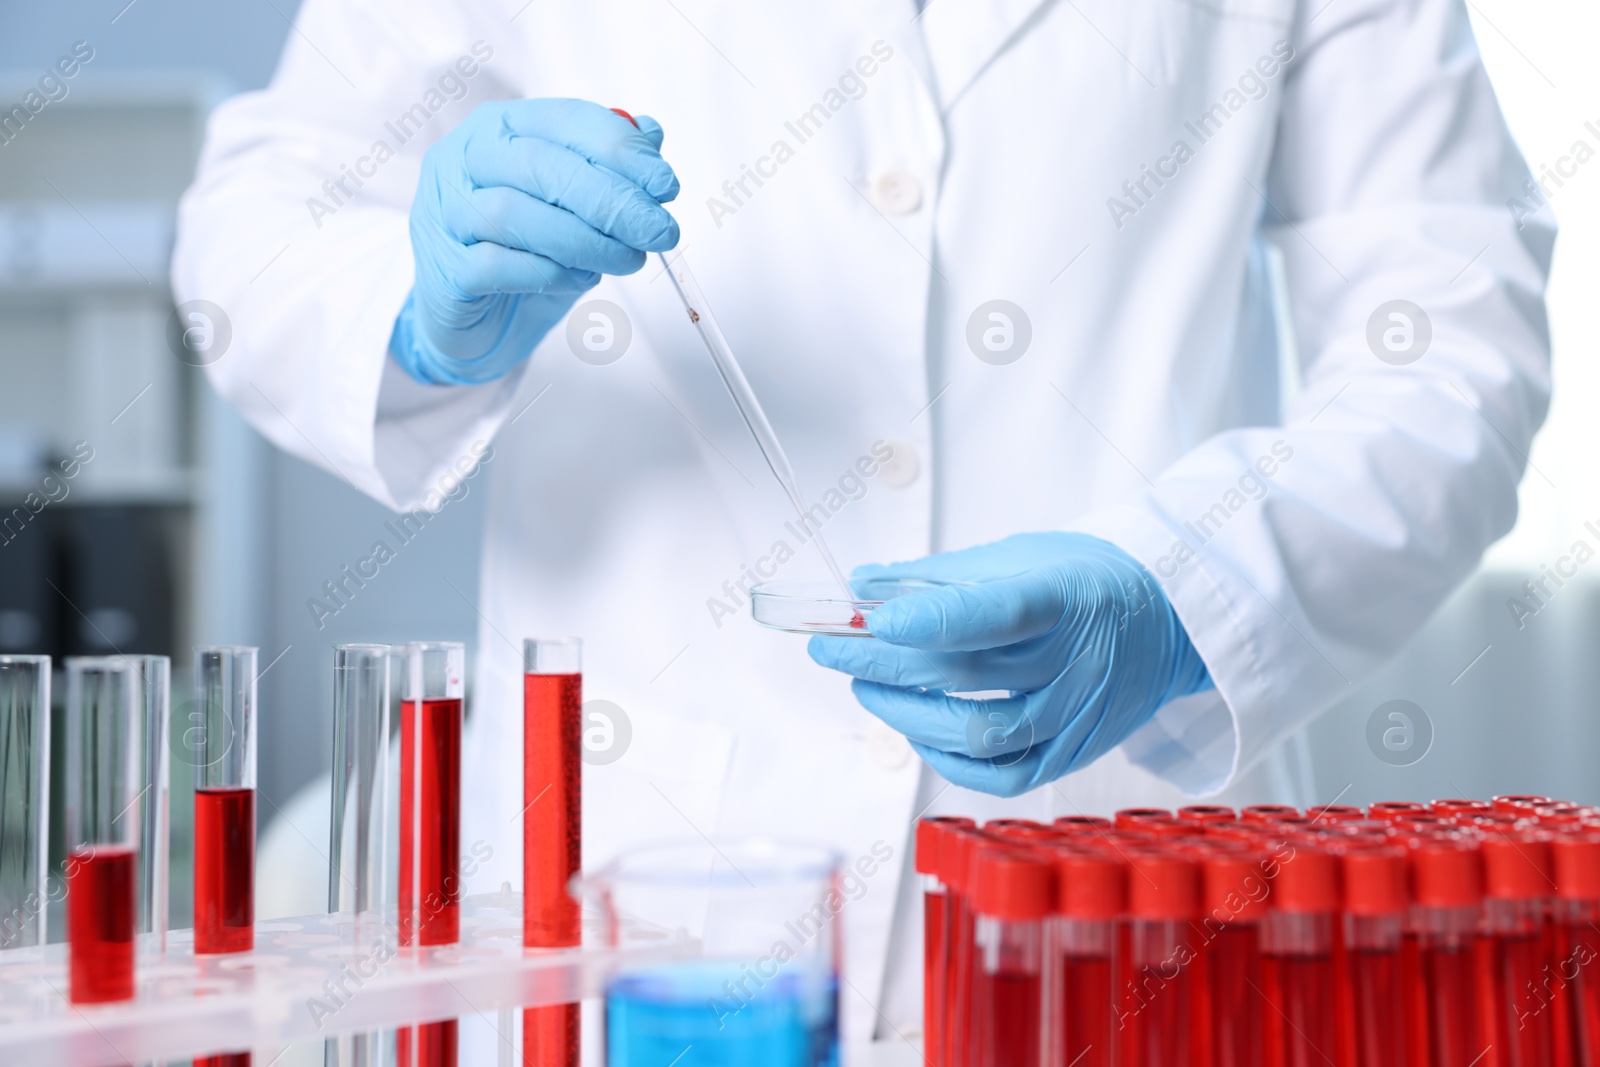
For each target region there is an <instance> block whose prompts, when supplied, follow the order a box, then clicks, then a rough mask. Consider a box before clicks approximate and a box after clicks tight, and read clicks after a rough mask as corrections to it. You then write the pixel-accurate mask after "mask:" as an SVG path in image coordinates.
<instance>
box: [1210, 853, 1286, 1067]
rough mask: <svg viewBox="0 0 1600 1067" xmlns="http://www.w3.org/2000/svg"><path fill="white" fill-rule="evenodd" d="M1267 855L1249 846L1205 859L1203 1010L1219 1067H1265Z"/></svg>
mask: <svg viewBox="0 0 1600 1067" xmlns="http://www.w3.org/2000/svg"><path fill="white" fill-rule="evenodd" d="M1265 860H1266V856H1265V854H1264V853H1263V852H1261V851H1260V850H1258V849H1253V848H1249V847H1247V846H1239V845H1233V846H1231V847H1215V848H1211V849H1208V850H1206V851H1205V852H1204V853H1202V855H1201V856H1200V891H1201V906H1202V909H1203V914H1202V922H1201V929H1202V930H1203V931H1204V932H1205V934H1206V935H1208V936H1209V937H1210V940H1209V942H1208V943H1207V945H1206V950H1205V974H1206V980H1205V981H1204V982H1203V983H1201V989H1200V998H1199V999H1201V1000H1203V1001H1204V1002H1205V1003H1203V1004H1199V1005H1197V1009H1198V1011H1197V1014H1198V1015H1199V1019H1198V1020H1197V1021H1198V1024H1199V1025H1200V1027H1201V1028H1202V1030H1203V1031H1204V1034H1203V1037H1202V1045H1203V1047H1209V1051H1210V1063H1211V1064H1212V1065H1213V1067H1261V1064H1262V1063H1263V1062H1264V1060H1263V1049H1262V1044H1261V1034H1262V1029H1261V1028H1262V1017H1261V1014H1262V1011H1261V1009H1262V995H1261V992H1262V990H1265V989H1266V988H1267V984H1266V980H1265V978H1263V976H1262V964H1261V925H1262V920H1263V919H1264V918H1265V916H1266V911H1267V908H1266V903H1267V899H1268V896H1269V889H1268V883H1267V878H1266V875H1265V873H1264V872H1263V864H1264V862H1265Z"/></svg>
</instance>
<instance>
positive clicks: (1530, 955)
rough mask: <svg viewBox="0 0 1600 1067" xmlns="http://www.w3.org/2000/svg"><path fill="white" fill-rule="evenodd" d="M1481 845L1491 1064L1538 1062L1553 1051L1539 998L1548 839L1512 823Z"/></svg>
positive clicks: (1546, 940)
mask: <svg viewBox="0 0 1600 1067" xmlns="http://www.w3.org/2000/svg"><path fill="white" fill-rule="evenodd" d="M1479 847H1480V849H1481V851H1482V854H1483V874H1484V897H1485V899H1484V902H1483V908H1484V935H1485V937H1486V938H1487V944H1486V946H1485V947H1486V948H1487V950H1488V955H1489V979H1490V982H1491V983H1492V985H1491V996H1492V1000H1491V1001H1490V1003H1491V1004H1493V1012H1494V1015H1493V1018H1492V1019H1491V1020H1490V1022H1491V1025H1492V1026H1493V1028H1494V1047H1495V1048H1496V1050H1498V1055H1497V1065H1498V1067H1544V1065H1545V1064H1548V1063H1550V1062H1551V1060H1552V1058H1553V1056H1554V1044H1553V1035H1552V1031H1551V1013H1550V1012H1549V1011H1546V1010H1544V1008H1545V1005H1544V1004H1543V1002H1542V1000H1541V999H1540V998H1539V997H1538V991H1539V990H1540V988H1541V985H1542V983H1543V980H1544V971H1545V967H1546V965H1547V963H1548V961H1549V959H1550V947H1551V946H1550V930H1549V923H1548V922H1547V916H1548V915H1549V911H1550V900H1549V898H1550V897H1551V895H1552V891H1553V890H1554V888H1555V877H1554V873H1555V872H1554V871H1553V870H1552V868H1551V865H1550V841H1549V838H1548V837H1547V836H1546V835H1544V834H1541V833H1533V832H1527V831H1519V830H1512V831H1510V832H1509V833H1491V834H1489V835H1487V836H1485V837H1484V839H1483V841H1482V843H1481V845H1480V846H1479Z"/></svg>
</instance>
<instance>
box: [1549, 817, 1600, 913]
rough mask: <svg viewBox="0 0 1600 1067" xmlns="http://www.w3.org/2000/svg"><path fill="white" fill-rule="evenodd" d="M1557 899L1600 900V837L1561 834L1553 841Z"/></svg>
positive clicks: (1551, 843)
mask: <svg viewBox="0 0 1600 1067" xmlns="http://www.w3.org/2000/svg"><path fill="white" fill-rule="evenodd" d="M1550 856H1551V859H1552V860H1553V865H1554V867H1555V875H1556V896H1558V897H1560V898H1562V899H1563V900H1600V834H1595V833H1590V834H1562V835H1560V836H1559V837H1557V838H1556V839H1555V840H1554V841H1551V842H1550Z"/></svg>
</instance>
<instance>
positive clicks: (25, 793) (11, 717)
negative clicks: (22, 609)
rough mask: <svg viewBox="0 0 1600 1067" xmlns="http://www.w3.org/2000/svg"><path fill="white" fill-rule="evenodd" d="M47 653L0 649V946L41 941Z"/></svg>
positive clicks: (46, 832) (46, 824)
mask: <svg viewBox="0 0 1600 1067" xmlns="http://www.w3.org/2000/svg"><path fill="white" fill-rule="evenodd" d="M49 844H50V657H49V656H0V949H14V948H35V947H39V946H42V945H43V944H44V943H45V913H46V911H47V908H48V901H49V886H48V885H47V884H46V879H47V877H48V874H49V860H48V859H47V851H48V849H49Z"/></svg>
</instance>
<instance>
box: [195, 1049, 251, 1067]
mask: <svg viewBox="0 0 1600 1067" xmlns="http://www.w3.org/2000/svg"><path fill="white" fill-rule="evenodd" d="M194 1067H250V1053H248V1052H224V1053H222V1054H221V1055H219V1056H196V1057H195V1058H194Z"/></svg>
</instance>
